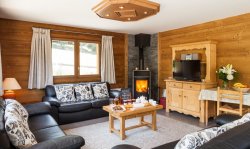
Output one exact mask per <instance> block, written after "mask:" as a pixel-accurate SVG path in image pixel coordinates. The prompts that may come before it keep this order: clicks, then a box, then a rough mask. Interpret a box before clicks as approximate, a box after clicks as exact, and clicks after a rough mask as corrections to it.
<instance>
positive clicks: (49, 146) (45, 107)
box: [0, 99, 85, 149]
mask: <svg viewBox="0 0 250 149" xmlns="http://www.w3.org/2000/svg"><path fill="white" fill-rule="evenodd" d="M0 105H1V106H0V140H1V141H0V149H2V148H3V149H14V148H15V147H14V146H12V144H11V142H10V140H9V138H8V135H7V133H6V131H5V127H4V109H5V105H4V100H2V99H0ZM24 107H25V109H26V110H27V111H28V113H29V118H28V123H29V128H30V130H31V131H32V133H33V134H34V135H35V138H36V140H37V142H38V143H37V144H36V145H34V146H31V147H29V149H80V148H81V147H82V146H83V145H84V144H85V141H84V139H83V138H82V137H81V136H75V135H65V133H64V132H63V131H62V130H61V128H60V127H59V126H58V124H57V122H56V121H55V120H54V119H53V118H52V117H51V115H50V113H51V107H50V104H49V103H47V102H42V103H35V104H28V105H25V106H24Z"/></svg>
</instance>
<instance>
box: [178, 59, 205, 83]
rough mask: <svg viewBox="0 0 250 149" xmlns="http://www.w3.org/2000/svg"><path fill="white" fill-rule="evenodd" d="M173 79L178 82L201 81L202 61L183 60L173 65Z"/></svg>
mask: <svg viewBox="0 0 250 149" xmlns="http://www.w3.org/2000/svg"><path fill="white" fill-rule="evenodd" d="M173 77H174V78H175V79H176V80H191V81H200V80H201V70H200V60H181V61H174V63H173Z"/></svg>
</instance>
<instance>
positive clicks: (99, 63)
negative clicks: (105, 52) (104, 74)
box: [77, 40, 101, 77]
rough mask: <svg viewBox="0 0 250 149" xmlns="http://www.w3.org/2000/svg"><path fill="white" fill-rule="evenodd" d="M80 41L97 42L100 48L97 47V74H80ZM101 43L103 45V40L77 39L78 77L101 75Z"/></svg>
mask: <svg viewBox="0 0 250 149" xmlns="http://www.w3.org/2000/svg"><path fill="white" fill-rule="evenodd" d="M80 42H85V43H95V44H97V46H98V48H97V71H98V72H97V74H87V75H81V74H80V60H81V59H80ZM100 45H101V42H98V41H90V40H77V47H78V51H77V52H78V57H77V58H78V61H77V62H78V64H77V65H78V68H77V69H78V74H77V75H78V77H91V76H97V77H100V76H101V74H100V72H101V54H100V53H101V48H100Z"/></svg>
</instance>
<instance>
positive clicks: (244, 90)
mask: <svg viewBox="0 0 250 149" xmlns="http://www.w3.org/2000/svg"><path fill="white" fill-rule="evenodd" d="M233 89H234V90H236V91H239V92H243V93H246V92H248V91H249V89H250V88H239V87H233Z"/></svg>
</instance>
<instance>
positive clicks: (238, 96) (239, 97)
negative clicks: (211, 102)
mask: <svg viewBox="0 0 250 149" xmlns="http://www.w3.org/2000/svg"><path fill="white" fill-rule="evenodd" d="M223 99H229V100H236V103H235V104H238V105H239V108H233V107H230V106H228V105H227V104H226V105H223V106H222V104H221V103H227V101H225V100H223ZM228 103H229V102H228ZM230 103H231V102H230ZM221 112H225V113H232V114H236V115H239V116H242V115H243V114H245V113H247V112H248V110H247V109H244V108H243V93H242V92H240V91H232V90H222V89H220V88H219V87H218V90H217V116H218V115H220V114H221Z"/></svg>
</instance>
